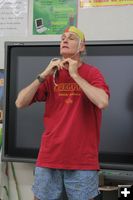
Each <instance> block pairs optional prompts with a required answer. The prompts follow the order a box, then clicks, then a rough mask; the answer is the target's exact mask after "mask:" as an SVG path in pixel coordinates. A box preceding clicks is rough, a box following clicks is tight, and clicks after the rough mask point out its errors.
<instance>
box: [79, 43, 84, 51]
mask: <svg viewBox="0 0 133 200" xmlns="http://www.w3.org/2000/svg"><path fill="white" fill-rule="evenodd" d="M79 51H80V52H81V53H82V52H84V51H85V43H84V42H81V43H80V49H79Z"/></svg>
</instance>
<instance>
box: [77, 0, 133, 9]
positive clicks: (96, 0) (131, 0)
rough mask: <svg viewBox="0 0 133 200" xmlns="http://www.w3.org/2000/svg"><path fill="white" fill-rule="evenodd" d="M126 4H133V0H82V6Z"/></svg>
mask: <svg viewBox="0 0 133 200" xmlns="http://www.w3.org/2000/svg"><path fill="white" fill-rule="evenodd" d="M126 5H133V0H80V7H81V8H87V7H102V6H126Z"/></svg>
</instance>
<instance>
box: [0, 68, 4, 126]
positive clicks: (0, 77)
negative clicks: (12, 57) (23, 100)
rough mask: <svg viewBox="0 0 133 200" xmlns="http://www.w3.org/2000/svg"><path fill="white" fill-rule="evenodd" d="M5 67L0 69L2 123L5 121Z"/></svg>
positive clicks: (0, 114)
mask: <svg viewBox="0 0 133 200" xmlns="http://www.w3.org/2000/svg"><path fill="white" fill-rule="evenodd" d="M3 98H4V69H0V123H2V122H3Z"/></svg>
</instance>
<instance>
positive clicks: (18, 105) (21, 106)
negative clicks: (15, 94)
mask: <svg viewBox="0 0 133 200" xmlns="http://www.w3.org/2000/svg"><path fill="white" fill-rule="evenodd" d="M15 105H16V107H17V108H24V107H26V105H24V104H23V103H22V102H20V101H18V100H16V101H15Z"/></svg>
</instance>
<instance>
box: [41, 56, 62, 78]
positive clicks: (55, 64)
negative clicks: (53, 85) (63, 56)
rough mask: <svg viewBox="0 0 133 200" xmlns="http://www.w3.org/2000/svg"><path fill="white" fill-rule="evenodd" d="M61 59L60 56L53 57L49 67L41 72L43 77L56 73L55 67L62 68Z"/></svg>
mask: <svg viewBox="0 0 133 200" xmlns="http://www.w3.org/2000/svg"><path fill="white" fill-rule="evenodd" d="M60 63H61V60H60V59H58V58H53V59H52V60H51V61H50V63H49V65H48V66H47V68H46V69H45V70H44V71H43V72H42V73H41V74H40V75H41V77H43V78H45V77H47V76H49V75H51V74H53V73H54V71H55V69H56V68H57V69H60Z"/></svg>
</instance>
